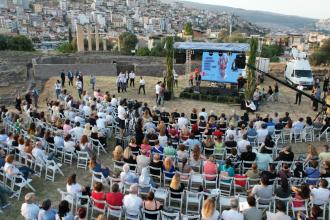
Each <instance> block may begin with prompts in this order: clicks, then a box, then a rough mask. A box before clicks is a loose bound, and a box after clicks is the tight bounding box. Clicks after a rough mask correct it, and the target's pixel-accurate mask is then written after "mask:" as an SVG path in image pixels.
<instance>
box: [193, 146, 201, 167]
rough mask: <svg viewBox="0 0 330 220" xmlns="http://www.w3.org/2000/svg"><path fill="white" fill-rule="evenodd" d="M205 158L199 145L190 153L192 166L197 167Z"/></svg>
mask: <svg viewBox="0 0 330 220" xmlns="http://www.w3.org/2000/svg"><path fill="white" fill-rule="evenodd" d="M203 159H205V157H204V156H203V155H201V150H200V148H199V146H198V145H195V146H194V148H193V150H192V154H190V166H193V167H197V166H199V165H200V164H201V161H202V160H203Z"/></svg>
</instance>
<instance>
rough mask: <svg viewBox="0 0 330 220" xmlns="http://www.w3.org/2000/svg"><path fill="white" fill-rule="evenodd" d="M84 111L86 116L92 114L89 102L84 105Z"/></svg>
mask: <svg viewBox="0 0 330 220" xmlns="http://www.w3.org/2000/svg"><path fill="white" fill-rule="evenodd" d="M83 111H84V115H85V116H90V114H91V111H92V109H91V107H90V104H89V102H87V104H86V105H85V106H84V107H83Z"/></svg>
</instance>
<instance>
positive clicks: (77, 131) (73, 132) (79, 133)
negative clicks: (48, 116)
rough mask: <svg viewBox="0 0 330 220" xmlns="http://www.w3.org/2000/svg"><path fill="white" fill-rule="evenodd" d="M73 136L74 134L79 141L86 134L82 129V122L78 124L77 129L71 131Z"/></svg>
mask: <svg viewBox="0 0 330 220" xmlns="http://www.w3.org/2000/svg"><path fill="white" fill-rule="evenodd" d="M70 133H71V134H74V136H75V137H76V138H77V140H80V138H81V136H82V135H83V134H84V129H83V128H82V127H80V122H79V121H78V122H76V127H74V128H72V129H71V131H70Z"/></svg>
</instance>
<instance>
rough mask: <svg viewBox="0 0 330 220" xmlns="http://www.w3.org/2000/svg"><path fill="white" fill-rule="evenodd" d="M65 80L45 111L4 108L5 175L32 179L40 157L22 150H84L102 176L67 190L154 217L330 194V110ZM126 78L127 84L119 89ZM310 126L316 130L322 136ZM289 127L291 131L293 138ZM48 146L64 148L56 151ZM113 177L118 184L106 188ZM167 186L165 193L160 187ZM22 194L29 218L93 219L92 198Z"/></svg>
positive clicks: (302, 206)
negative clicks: (257, 109)
mask: <svg viewBox="0 0 330 220" xmlns="http://www.w3.org/2000/svg"><path fill="white" fill-rule="evenodd" d="M122 75H125V74H122ZM61 76H62V75H61ZM64 76H65V74H64ZM64 78H65V77H64ZM61 80H62V81H57V84H58V86H56V87H55V94H54V97H55V98H54V100H49V101H48V103H47V106H48V109H47V110H45V111H42V110H40V109H38V107H37V106H33V105H32V103H30V104H29V103H21V105H19V106H18V105H17V106H16V108H17V110H19V112H18V113H21V112H22V114H18V113H17V112H12V111H7V110H6V109H1V120H2V121H3V126H4V128H5V129H2V130H1V131H0V133H1V134H0V145H1V148H2V150H1V151H0V155H1V158H0V166H1V167H2V170H3V172H4V174H5V177H6V178H13V177H16V176H21V178H22V179H21V181H24V180H28V179H31V178H32V177H33V176H34V175H36V172H37V170H36V169H35V166H29V165H28V164H20V163H19V162H20V161H17V155H19V154H20V153H21V152H23V153H25V154H27V155H29V156H30V157H31V158H29V159H31V160H37V159H40V158H41V159H42V160H43V161H50V160H56V159H59V158H60V155H59V152H69V153H72V155H73V156H74V157H76V158H77V154H78V153H79V152H86V153H87V155H88V168H89V169H90V171H91V172H92V175H93V178H92V179H94V177H95V175H101V178H100V179H101V180H102V181H92V183H93V184H92V188H90V187H88V186H87V185H90V184H86V186H82V185H81V184H79V183H77V181H76V178H77V177H76V175H75V174H72V175H70V177H69V178H68V180H67V184H66V191H67V192H68V193H69V194H71V195H75V196H78V197H79V196H86V197H84V199H82V200H81V201H80V203H79V205H84V204H86V203H88V204H90V206H91V207H92V208H91V209H93V208H95V207H96V208H98V211H99V212H102V214H103V215H104V214H106V212H107V211H106V208H107V207H121V208H122V209H123V210H124V211H123V215H126V216H131V217H132V216H133V217H132V218H137V217H138V216H140V217H142V216H145V217H147V218H148V219H157V216H158V215H160V214H162V215H166V214H167V215H170V214H173V215H174V214H177V213H179V214H180V212H181V213H184V214H185V215H193V214H196V215H198V216H199V217H197V219H200V218H201V219H204V220H213V219H220V218H221V219H224V220H227V219H230V220H232V219H247V220H249V219H262V218H263V217H265V216H266V218H267V219H291V217H297V218H298V219H304V217H306V218H308V219H317V217H322V216H323V211H322V210H323V209H325V208H326V207H327V206H326V205H327V204H328V202H329V198H330V191H329V189H328V179H327V178H329V177H330V152H329V147H328V145H324V146H323V147H322V150H321V152H320V153H318V151H317V149H316V147H315V146H314V144H316V142H315V141H317V140H320V139H321V138H322V137H323V136H325V135H323V136H322V134H323V133H324V132H327V130H328V127H329V123H330V120H329V119H328V118H327V117H325V118H324V120H323V121H322V120H316V121H315V122H313V121H312V119H311V117H306V118H299V119H298V120H294V119H292V118H291V116H290V113H288V112H287V113H285V115H279V114H278V113H274V115H269V114H267V115H264V116H261V115H260V114H254V115H252V116H251V115H250V114H249V113H248V112H245V113H244V114H243V115H239V114H237V113H236V112H235V111H232V112H231V113H230V114H225V113H220V114H216V112H215V111H213V110H210V111H209V112H207V111H206V109H205V108H202V109H201V110H200V111H198V110H197V109H195V108H193V109H192V110H191V112H189V113H187V112H178V111H177V109H173V110H171V111H169V110H168V109H166V108H164V107H159V106H154V107H152V108H150V107H149V106H148V103H144V104H142V103H139V102H138V101H137V100H127V99H121V98H117V97H116V95H111V94H110V92H104V93H102V92H101V90H99V89H96V90H94V93H93V94H92V95H89V94H88V93H87V92H85V90H84V89H83V77H82V75H80V76H79V74H78V75H77V82H80V83H81V85H82V90H81V97H80V99H79V100H76V99H74V98H73V96H72V95H71V94H68V92H67V90H65V89H64V88H63V87H64V86H65V79H64V80H63V79H62V77H61ZM63 81H64V82H63ZM120 82H121V81H120ZM121 83H125V82H121ZM72 84H73V82H70V80H69V85H70V86H71V85H72ZM76 84H77V83H76ZM126 84H128V82H127V81H126ZM131 85H132V86H134V81H133V82H132V83H131ZM157 85H158V86H159V87H160V88H156V103H157V104H158V105H162V104H163V98H164V97H162V96H163V93H162V92H160V91H161V88H162V83H161V82H159V83H157ZM157 85H156V86H157ZM126 86H127V85H126ZM126 86H125V88H126ZM94 87H95V85H94ZM125 88H123V87H122V85H121V86H120V92H125ZM157 91H158V93H157ZM310 130H312V131H314V130H315V131H318V136H317V134H316V133H314V132H312V133H309V131H310ZM287 132H289V138H285V134H286V133H287ZM112 134H114V135H112ZM297 135H298V136H299V137H300V138H302V141H306V142H308V141H310V143H309V146H308V150H307V153H306V154H300V155H295V154H294V152H293V151H292V149H291V145H290V144H291V142H295V140H296V139H297V138H298V136H297ZM308 135H312V136H313V137H312V139H307V138H306V137H307V136H308ZM114 139H115V140H114ZM94 141H98V142H99V143H100V144H101V145H102V146H103V147H104V148H105V152H107V151H109V150H112V155H107V154H106V156H104V157H105V160H107V162H108V163H109V164H112V166H105V165H104V164H102V163H101V162H100V160H99V159H100V158H99V154H98V152H96V151H95V148H93V145H94ZM50 146H54V147H55V148H56V150H55V151H50V150H49V149H50ZM88 175H89V174H88ZM78 178H79V177H78ZM104 180H105V181H104ZM32 185H33V182H32ZM109 186H110V188H111V192H108V191H107V190H106V189H107V187H109ZM0 191H1V192H3V193H1V196H0V199H1V207H2V209H4V210H5V209H6V208H7V207H8V205H9V203H8V201H7V195H6V194H8V196H12V193H13V192H12V189H9V190H8V188H6V186H5V185H1V184H0ZM160 192H163V193H164V194H165V195H166V196H165V197H161V196H160V194H161V193H160ZM191 195H193V196H195V197H197V198H198V202H197V206H196V207H195V206H194V209H190V208H189V206H190V207H191V204H189V201H190V200H189V198H190V197H189V196H191ZM86 198H87V199H86ZM24 199H25V202H24V203H23V204H22V208H21V214H22V216H23V217H25V218H27V219H38V220H39V219H40V220H43V219H56V220H57V219H65V220H71V219H74V215H77V216H76V217H77V219H88V217H86V215H87V213H90V212H88V209H89V206H87V208H86V207H80V208H78V209H77V210H70V208H69V207H70V201H67V200H65V199H64V200H62V201H60V203H59V206H58V209H53V208H52V207H51V201H50V200H48V199H46V200H45V201H44V202H42V204H38V205H37V204H36V203H35V195H34V194H33V193H28V194H26V195H25V198H24ZM226 199H227V200H226ZM71 202H72V201H71ZM185 206H187V207H188V208H187V209H185V208H184V207H185ZM228 208H229V209H228ZM178 209H179V211H178ZM264 209H266V210H267V213H263V210H264ZM141 210H142V212H141ZM274 210H276V211H275V212H274ZM194 211H195V212H194ZM108 212H110V211H108ZM83 213H85V217H84V215H83ZM80 214H81V215H80ZM45 216H47V217H45ZM103 217H104V216H103ZM100 219H102V216H100Z"/></svg>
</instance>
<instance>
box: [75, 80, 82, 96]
mask: <svg viewBox="0 0 330 220" xmlns="http://www.w3.org/2000/svg"><path fill="white" fill-rule="evenodd" d="M76 88H77V91H78V96H79V99H81V94H82V92H83V84H82V81H81V79H80V77H78V78H77V81H76Z"/></svg>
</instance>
